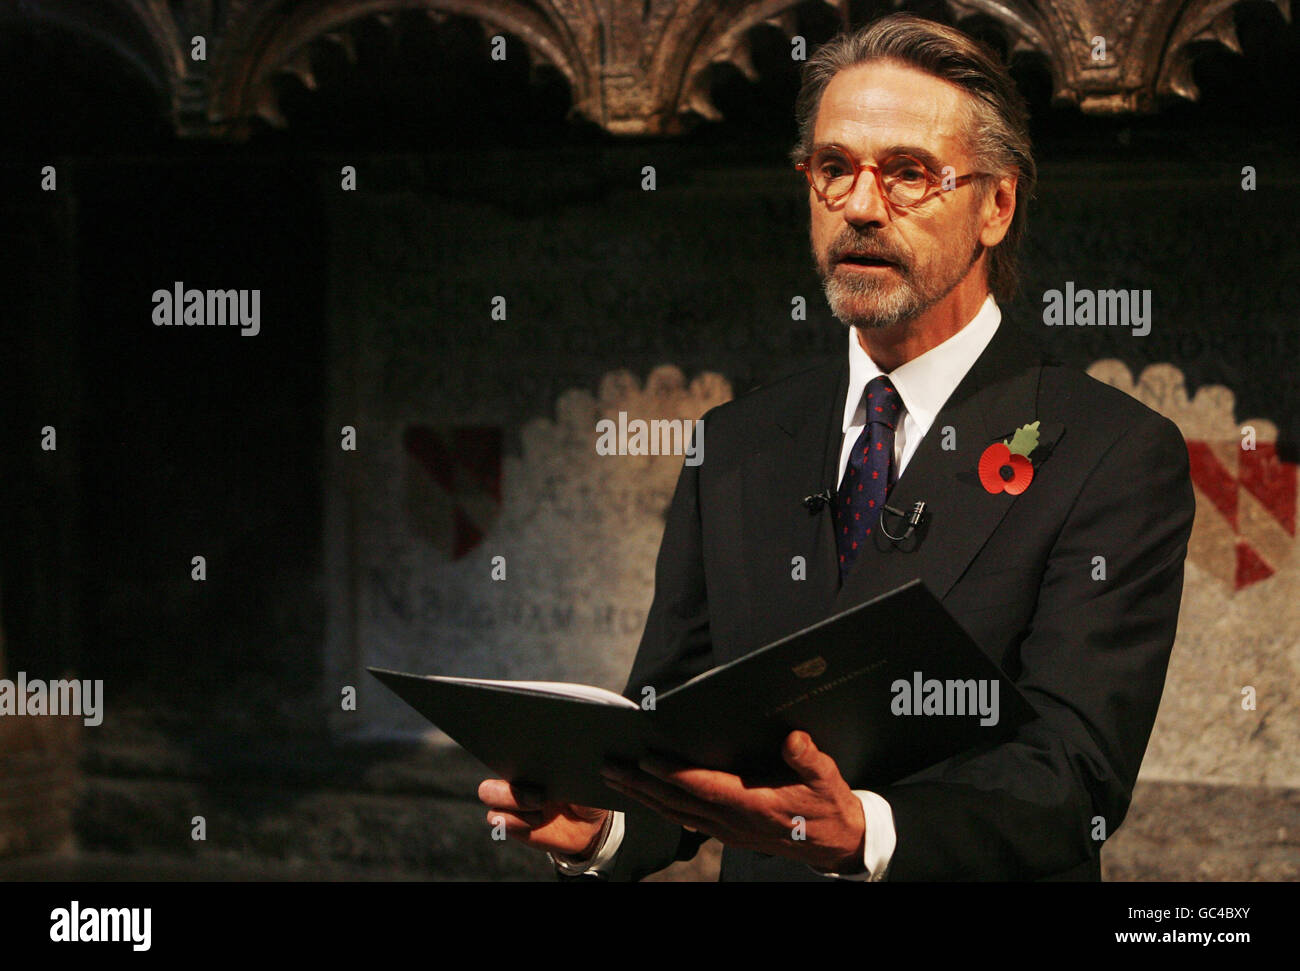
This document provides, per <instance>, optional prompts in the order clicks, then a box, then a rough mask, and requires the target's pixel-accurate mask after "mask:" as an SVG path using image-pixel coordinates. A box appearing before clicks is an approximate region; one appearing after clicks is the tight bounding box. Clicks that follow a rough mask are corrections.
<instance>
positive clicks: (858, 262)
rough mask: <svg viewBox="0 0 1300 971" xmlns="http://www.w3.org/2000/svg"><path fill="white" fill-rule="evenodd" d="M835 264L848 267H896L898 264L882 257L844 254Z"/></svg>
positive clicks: (866, 254) (865, 254)
mask: <svg viewBox="0 0 1300 971" xmlns="http://www.w3.org/2000/svg"><path fill="white" fill-rule="evenodd" d="M836 262H838V263H843V264H847V265H849V266H861V267H870V266H877V267H897V266H898V264H897V263H895V262H894V261H893V260H887V259H885V258H884V257H880V256H872V255H870V254H868V253H845V254H844V255H843V256H841V257H840V258H839V260H837V261H836Z"/></svg>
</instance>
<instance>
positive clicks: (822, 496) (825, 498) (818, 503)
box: [803, 489, 835, 512]
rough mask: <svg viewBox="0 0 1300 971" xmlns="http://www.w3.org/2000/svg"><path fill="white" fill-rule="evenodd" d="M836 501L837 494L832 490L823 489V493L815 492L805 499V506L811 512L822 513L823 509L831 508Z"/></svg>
mask: <svg viewBox="0 0 1300 971" xmlns="http://www.w3.org/2000/svg"><path fill="white" fill-rule="evenodd" d="M834 501H835V493H834V492H832V491H831V490H830V489H823V490H822V491H821V492H814V493H813V494H812V495H811V496H804V497H803V506H804V508H805V509H807V510H808V511H809V512H821V511H822V507H824V506H829V505H830V504H831V503H832V502H834Z"/></svg>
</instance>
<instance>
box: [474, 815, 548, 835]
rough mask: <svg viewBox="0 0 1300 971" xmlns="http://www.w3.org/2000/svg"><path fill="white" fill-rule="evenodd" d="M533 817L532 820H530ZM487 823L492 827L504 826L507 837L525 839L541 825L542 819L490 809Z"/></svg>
mask: <svg viewBox="0 0 1300 971" xmlns="http://www.w3.org/2000/svg"><path fill="white" fill-rule="evenodd" d="M530 817H531V818H530ZM487 821H488V823H489V824H491V825H492V826H501V825H504V826H505V828H506V835H507V836H515V837H525V836H529V835H531V833H532V831H533V829H534V828H536V827H537V825H538V824H539V823H541V821H542V820H541V817H540V816H537V817H532V814H529V813H524V814H520V813H510V812H504V811H502V810H500V809H489V810H488V812H487Z"/></svg>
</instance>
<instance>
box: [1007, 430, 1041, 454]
mask: <svg viewBox="0 0 1300 971" xmlns="http://www.w3.org/2000/svg"><path fill="white" fill-rule="evenodd" d="M1005 444H1006V446H1007V448H1009V449H1011V453H1012V454H1013V455H1023V456H1025V458H1028V457H1029V453H1030V452H1032V451H1033V450H1034V449H1036V448H1037V447H1038V422H1036V421H1034V422H1030V423H1029V424H1028V425H1022V426H1020V427H1019V428H1017V429H1016V433H1015V434H1014V435H1012V436H1011V441H1009V442H1006V443H1005Z"/></svg>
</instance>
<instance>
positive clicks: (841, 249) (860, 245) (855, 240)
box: [827, 236, 907, 268]
mask: <svg viewBox="0 0 1300 971" xmlns="http://www.w3.org/2000/svg"><path fill="white" fill-rule="evenodd" d="M851 253H852V254H858V255H862V256H869V257H871V258H872V259H877V260H888V261H889V262H890V263H894V264H897V265H898V266H901V267H904V268H906V266H907V257H906V255H905V254H903V253H899V252H898V251H897V250H896V249H895V248H894V247H892V246H889V245H888V244H884V243H881V242H880V240H873V239H863V238H862V237H856V236H855V237H850V238H847V239H843V240H836V242H835V243H833V244H832V245H831V248H830V252H829V253H828V254H827V256H828V258H829V260H830V262H831V263H838V262H839V261H840V260H842V259H843V258H844V257H845V256H848V255H849V254H851Z"/></svg>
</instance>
